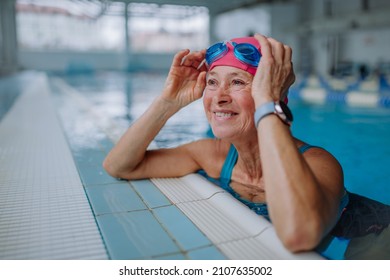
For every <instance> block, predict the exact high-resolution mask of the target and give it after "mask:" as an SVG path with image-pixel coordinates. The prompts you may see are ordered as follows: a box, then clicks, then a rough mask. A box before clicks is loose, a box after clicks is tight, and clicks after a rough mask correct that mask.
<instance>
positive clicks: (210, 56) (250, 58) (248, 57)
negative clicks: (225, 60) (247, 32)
mask: <svg viewBox="0 0 390 280" xmlns="http://www.w3.org/2000/svg"><path fill="white" fill-rule="evenodd" d="M227 43H230V45H232V47H233V53H234V56H235V57H236V58H237V59H238V60H239V61H241V62H243V63H245V64H247V65H250V66H253V67H257V66H258V65H259V61H260V57H261V54H260V52H259V50H258V49H257V48H256V47H255V46H254V45H252V44H249V43H236V42H232V41H225V42H221V43H216V44H214V45H212V46H211V47H209V48H208V49H207V50H206V56H205V60H206V64H207V65H208V66H210V65H211V64H212V63H213V62H215V61H216V60H218V59H220V58H222V57H223V56H225V55H226V53H227V52H228V51H229V48H228V46H227Z"/></svg>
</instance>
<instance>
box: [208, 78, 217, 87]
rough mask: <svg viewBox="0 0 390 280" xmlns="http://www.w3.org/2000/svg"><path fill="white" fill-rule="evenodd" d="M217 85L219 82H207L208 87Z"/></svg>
mask: <svg viewBox="0 0 390 280" xmlns="http://www.w3.org/2000/svg"><path fill="white" fill-rule="evenodd" d="M216 84H217V82H216V81H215V80H211V79H210V80H208V81H207V85H208V86H215V85H216Z"/></svg>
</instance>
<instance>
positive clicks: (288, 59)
mask: <svg viewBox="0 0 390 280" xmlns="http://www.w3.org/2000/svg"><path fill="white" fill-rule="evenodd" d="M284 61H285V62H286V63H292V62H291V61H292V49H291V47H290V46H287V45H284Z"/></svg>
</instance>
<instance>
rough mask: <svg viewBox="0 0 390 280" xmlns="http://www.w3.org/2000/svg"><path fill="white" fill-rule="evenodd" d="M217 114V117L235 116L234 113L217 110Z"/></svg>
mask: <svg viewBox="0 0 390 280" xmlns="http://www.w3.org/2000/svg"><path fill="white" fill-rule="evenodd" d="M215 115H216V116H217V117H231V116H233V114H232V113H223V112H215Z"/></svg>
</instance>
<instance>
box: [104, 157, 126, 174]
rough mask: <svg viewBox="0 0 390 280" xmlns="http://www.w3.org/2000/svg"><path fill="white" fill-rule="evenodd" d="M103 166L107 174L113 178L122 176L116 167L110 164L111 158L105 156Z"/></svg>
mask: <svg viewBox="0 0 390 280" xmlns="http://www.w3.org/2000/svg"><path fill="white" fill-rule="evenodd" d="M103 168H104V170H105V171H106V172H107V174H108V175H110V176H112V177H114V178H122V176H121V174H120V172H119V171H118V169H117V168H115V166H114V165H113V164H112V162H111V160H110V159H109V158H108V157H106V158H105V159H104V161H103Z"/></svg>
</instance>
